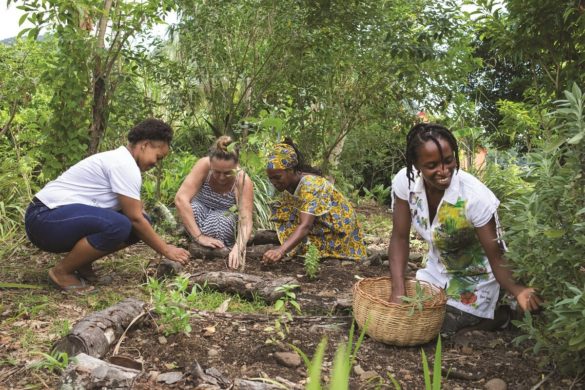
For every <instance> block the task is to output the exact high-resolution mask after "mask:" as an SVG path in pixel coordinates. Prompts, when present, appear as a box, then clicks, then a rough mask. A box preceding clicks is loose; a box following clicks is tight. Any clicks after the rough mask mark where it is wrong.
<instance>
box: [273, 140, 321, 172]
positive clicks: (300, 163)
mask: <svg viewBox="0 0 585 390" xmlns="http://www.w3.org/2000/svg"><path fill="white" fill-rule="evenodd" d="M282 143H283V144H287V145H289V146H291V147H292V148H293V149H294V150H295V153H296V154H297V165H296V166H295V167H293V169H294V170H295V171H297V172H306V173H312V174H314V175H317V176H323V172H322V171H321V170H320V169H319V168H316V167H313V166H311V165H309V164H307V162H306V161H305V156H303V154H302V153H301V152H300V150H299V148H298V147H297V145H295V143H294V142H293V140H292V139H291V138H289V137H285V138H284V140H283V141H282Z"/></svg>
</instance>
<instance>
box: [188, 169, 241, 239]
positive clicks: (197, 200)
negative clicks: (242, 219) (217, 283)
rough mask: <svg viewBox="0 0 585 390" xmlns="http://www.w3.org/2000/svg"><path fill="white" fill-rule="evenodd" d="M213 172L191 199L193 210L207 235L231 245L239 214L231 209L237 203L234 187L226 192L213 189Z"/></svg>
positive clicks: (200, 227) (202, 231)
mask: <svg viewBox="0 0 585 390" xmlns="http://www.w3.org/2000/svg"><path fill="white" fill-rule="evenodd" d="M210 178H211V172H210V174H209V175H207V178H206V179H205V182H204V183H203V185H202V186H201V189H200V190H199V192H198V193H197V194H196V195H195V196H194V197H193V199H191V210H193V215H194V217H195V221H196V222H197V226H199V229H200V230H201V233H203V235H205V236H209V237H213V238H215V239H217V240H220V241H222V242H223V243H224V245H225V246H227V247H231V246H233V245H234V243H235V231H236V221H237V215H236V214H235V213H234V212H232V211H230V208H232V207H233V206H234V205H235V204H236V194H235V192H234V187H235V184H234V187H232V189H231V190H230V191H229V192H227V193H224V194H220V193H218V192H215V191H213V190H212V189H211V186H210V185H209V180H210Z"/></svg>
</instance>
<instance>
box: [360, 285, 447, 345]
mask: <svg viewBox="0 0 585 390" xmlns="http://www.w3.org/2000/svg"><path fill="white" fill-rule="evenodd" d="M419 283H420V284H421V286H422V287H423V288H424V290H425V294H426V295H431V296H432V299H430V300H427V301H425V302H424V303H423V309H422V311H420V310H419V309H418V308H415V309H414V313H413V314H412V315H410V314H409V313H410V312H412V305H411V304H406V303H405V304H397V303H390V302H388V300H389V299H390V295H391V291H392V280H391V279H390V278H389V277H382V278H368V279H362V280H360V281H359V282H357V283H356V284H355V285H354V286H353V316H354V318H355V320H356V322H357V324H358V325H359V327H360V328H363V326H364V324H365V323H366V320H368V319H369V322H368V328H367V329H366V334H367V335H368V336H370V337H371V338H373V339H374V340H377V341H381V342H383V343H386V344H391V345H399V346H408V345H419V344H424V343H427V342H429V341H431V340H432V339H433V338H435V337H436V336H437V334H439V331H440V330H441V325H442V324H443V319H444V318H445V304H446V302H447V297H446V295H445V292H444V291H443V290H442V289H440V288H438V287H435V286H433V285H431V284H429V283H426V282H423V281H419ZM405 286H406V294H407V296H413V295H414V291H415V288H416V280H411V279H407V280H406V281H405Z"/></svg>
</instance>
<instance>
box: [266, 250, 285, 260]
mask: <svg viewBox="0 0 585 390" xmlns="http://www.w3.org/2000/svg"><path fill="white" fill-rule="evenodd" d="M283 257H284V253H283V251H282V249H280V248H278V249H270V250H268V251H266V253H264V256H262V261H263V262H265V263H276V262H277V261H279V260H282V258H283Z"/></svg>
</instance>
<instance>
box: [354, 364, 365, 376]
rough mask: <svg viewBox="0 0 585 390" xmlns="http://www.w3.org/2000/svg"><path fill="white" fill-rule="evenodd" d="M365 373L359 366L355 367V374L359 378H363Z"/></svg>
mask: <svg viewBox="0 0 585 390" xmlns="http://www.w3.org/2000/svg"><path fill="white" fill-rule="evenodd" d="M364 372H365V371H364V369H363V368H362V366H360V365H359V364H358V365H357V366H354V367H353V373H354V374H356V375H357V376H361V375H362V374H363V373H364Z"/></svg>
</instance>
